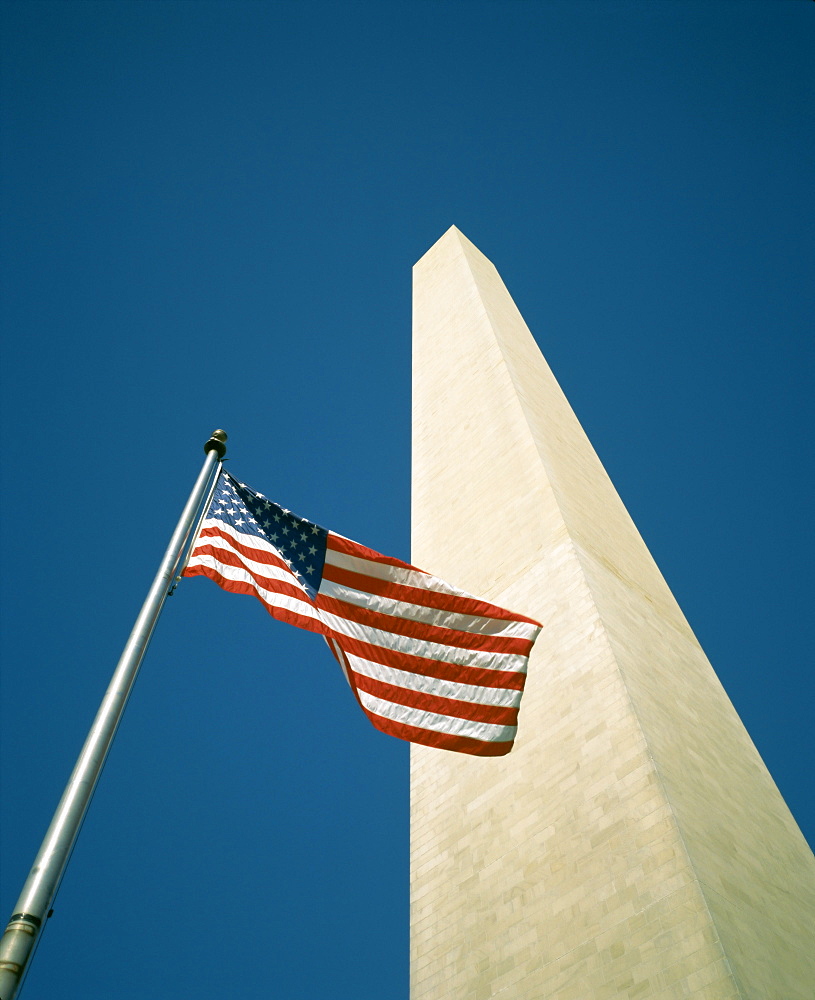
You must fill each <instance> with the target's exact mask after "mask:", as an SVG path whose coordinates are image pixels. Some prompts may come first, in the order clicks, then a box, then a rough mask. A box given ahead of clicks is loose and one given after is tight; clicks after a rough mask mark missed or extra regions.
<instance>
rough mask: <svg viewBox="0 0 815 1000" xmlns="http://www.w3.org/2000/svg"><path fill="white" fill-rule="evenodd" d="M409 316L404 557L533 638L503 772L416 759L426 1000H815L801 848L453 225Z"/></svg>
mask: <svg viewBox="0 0 815 1000" xmlns="http://www.w3.org/2000/svg"><path fill="white" fill-rule="evenodd" d="M413 322H414V348H413V351H414V354H413V393H414V401H413V498H412V505H413V507H412V530H413V547H412V561H413V562H414V563H415V564H417V565H420V566H423V567H426V568H427V570H428V571H430V572H432V573H434V574H436V575H438V576H440V577H442V578H443V579H447V580H449V581H450V582H451V583H453V584H455V585H457V586H460V587H462V588H463V589H465V590H468V591H470V592H472V593H475V594H478V595H479V596H481V597H483V598H485V599H486V600H489V601H493V602H494V603H497V604H500V605H502V606H505V607H511V608H514V609H516V610H517V611H518V612H520V613H522V614H527V615H530V616H531V617H533V618H537V619H538V620H539V621H541V622H543V623H544V630H543V632H542V634H541V636H540V638H539V639H538V641H537V643H536V645H535V647H534V649H533V653H532V659H531V660H530V672H529V679H528V682H527V689H526V693H525V695H524V701H523V704H522V707H521V715H520V728H519V736H518V740H517V742H516V746H515V749H514V750H513V752H512V753H511V754H509V756H508V757H505V758H495V759H488V760H481V759H477V758H465V757H463V756H461V755H457V754H453V753H446V752H444V751H438V750H429V749H426V748H422V747H412V748H411V996H412V1000H442V998H444V1000H481V998H484V1000H486V998H488V997H494V996H501V997H506V998H507V1000H510V998H511V1000H541V998H544V997H545V998H551V1000H601V998H605V997H609V998H611V997H615V998H616V997H632V998H633V997H637V998H645V997H647V998H657V997H658V998H660V1000H663V998H664V1000H667V998H673V997H709V998H719V997H721V998H725V997H734V998H735V997H740V998H748V997H749V998H753V997H755V998H757V1000H758V998H762V1000H767V998H777V1000H796V998H801V1000H805V998H806V1000H811V997H812V996H813V984H815V939H814V938H813V931H812V928H813V927H815V861H813V857H812V853H811V851H810V850H809V848H808V846H807V844H806V842H805V840H804V838H803V836H802V835H801V833H800V831H799V830H798V828H797V826H796V824H795V821H794V820H793V818H792V816H791V815H790V813H789V811H788V810H787V808H786V806H785V804H784V802H783V800H782V799H781V796H780V794H779V793H778V790H777V789H776V787H775V785H774V783H773V781H772V779H771V778H770V776H769V774H768V773H767V771H766V768H765V767H764V765H763V763H762V761H761V759H760V757H759V755H758V753H757V751H756V749H755V747H754V746H753V744H752V742H751V741H750V738H749V736H748V735H747V733H746V731H745V730H744V728H743V726H742V725H741V722H740V720H739V719H738V716H737V715H736V713H735V710H734V709H733V707H732V705H731V704H730V701H729V700H728V698H727V695H726V694H725V692H724V691H723V689H722V687H721V685H720V684H719V681H718V679H717V678H716V676H715V674H714V672H713V670H712V668H711V667H710V664H709V663H708V661H707V659H706V657H705V655H704V653H703V652H702V650H701V648H700V647H699V644H698V643H697V642H696V639H695V637H694V635H693V633H692V631H691V629H690V627H689V626H688V624H687V622H686V621H685V619H684V617H683V615H682V612H681V611H680V609H679V607H678V606H677V604H676V602H675V600H674V598H673V596H672V595H671V593H670V591H669V589H668V587H667V585H666V584H665V581H664V580H663V578H662V576H661V574H660V573H659V570H658V569H657V567H656V565H655V564H654V561H653V559H652V558H651V556H650V554H649V552H648V550H647V548H646V547H645V544H644V543H643V541H642V539H641V538H640V536H639V534H638V532H637V530H636V528H635V526H634V524H633V523H632V521H631V519H630V517H629V516H628V513H627V512H626V510H625V508H624V506H623V505H622V503H621V501H620V499H619V497H618V496H617V494H616V492H615V490H614V487H613V486H612V484H611V482H610V480H609V478H608V476H607V475H606V473H605V471H604V469H603V467H602V465H601V464H600V461H599V460H598V458H597V456H596V454H595V453H594V450H593V449H592V447H591V444H590V443H589V441H588V440H587V438H586V436H585V434H584V433H583V431H582V428H581V427H580V425H579V423H578V421H577V419H576V417H575V416H574V414H573V412H572V410H571V408H570V407H569V404H568V402H567V400H566V399H565V397H564V396H563V393H562V392H561V390H560V388H559V386H558V384H557V382H556V380H555V378H554V376H553V375H552V373H551V371H550V370H549V368H548V366H547V364H546V362H545V360H544V359H543V357H542V355H541V354H540V351H539V350H538V348H537V345H536V344H535V342H534V340H533V338H532V336H531V335H530V333H529V331H528V329H527V327H526V325H525V324H524V321H523V319H522V318H521V315H520V313H519V312H518V310H517V308H516V306H515V304H514V303H513V301H512V299H511V297H510V296H509V293H508V292H507V290H506V288H505V287H504V285H503V283H502V281H501V279H500V277H499V276H498V273H497V272H496V270H495V268H494V267H493V266H492V264H491V263H490V262H489V261H488V260H487V259H486V257H484V256H483V254H481V253H480V252H479V251H478V250H477V249H476V248H475V247H474V246H473V245H472V243H470V242H469V241H468V240H467V239H466V238H464V237H463V236H462V234H461V233H459V232H458V230H456V229H455V228H453V229H451V230H450V231H448V232H447V233H446V234H445V235H444V236H443V237H442V239H441V240H439V242H438V243H437V244H436V245H435V246H434V247H433V248H432V249H431V250H430V251H428V253H427V254H426V255H425V256H424V257H423V258H422V259H421V260H420V261H419V263H418V264H417V265H416V267H415V269H414V321H413Z"/></svg>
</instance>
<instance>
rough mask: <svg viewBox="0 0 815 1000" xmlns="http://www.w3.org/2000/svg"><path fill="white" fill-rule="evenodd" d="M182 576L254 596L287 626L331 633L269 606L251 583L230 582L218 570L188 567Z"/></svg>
mask: <svg viewBox="0 0 815 1000" xmlns="http://www.w3.org/2000/svg"><path fill="white" fill-rule="evenodd" d="M181 575H182V576H208V577H209V578H210V580H214V581H215V583H217V584H218V586H219V587H221V588H222V589H223V590H226V591H228V592H229V593H230V594H249V595H251V596H254V597H256V598H257V599H258V600H259V601H260V603H261V604H262V605H263V607H264V608H265V609H266V610H267V611H268V612H269V614H270V615H271V616H272V618H276V619H277V620H278V621H281V622H286V624H287V625H294V626H295V627H296V628H302V629H305V630H306V631H307V632H317V633H319V634H322V635H325V634H328V633H330V632H331V630H330V629H329V628H327V627H326V626H325V625H323V623H322V622H320V621H319V620H317V619H314V618H307V617H305V616H303V615H298V614H297V612H296V611H290V610H289V609H288V608H278V607H275V606H274V605H272V604H267V603H266V601H264V600H263V598H262V597H261V596H260V594H259V593H258V592H257V590H256V589H255V588H254V587H253V586H252V584H251V583H245V582H242V581H241V582H238V581H236V580H229V579H227V578H226V577H225V576H221V574H220V573H219V572H218V571H217V570H215V569H212V568H211V567H209V566H187V568H186V569H185V570H184V572H183V573H182V574H181ZM298 596H300V597H303V596H304V595H303V592H302V591H299V595H298Z"/></svg>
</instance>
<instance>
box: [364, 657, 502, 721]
mask: <svg viewBox="0 0 815 1000" xmlns="http://www.w3.org/2000/svg"><path fill="white" fill-rule="evenodd" d="M345 655H346V657H347V658H348V662H349V663H350V664H351V668H352V670H353V671H354V673H357V674H362V675H363V676H364V677H370V678H371V679H372V680H375V681H384V682H385V683H386V684H393V685H394V686H395V687H400V688H405V689H406V690H408V691H421V692H423V693H424V694H432V695H436V696H437V697H439V698H453V699H454V700H455V701H466V702H470V703H471V704H476V705H495V706H497V707H499V708H517V707H518V706H519V705H520V703H521V694H522V692H521V691H513V690H510V689H507V688H488V687H480V686H476V685H475V684H459V683H456V682H455V681H445V680H439V678H438V677H425V676H424V674H413V673H409V672H408V671H406V670H397V669H396V668H395V667H386V666H383V665H382V664H381V663H374V662H373V661H372V660H364V659H363V658H362V657H361V656H354V654H353V653H346V654H345Z"/></svg>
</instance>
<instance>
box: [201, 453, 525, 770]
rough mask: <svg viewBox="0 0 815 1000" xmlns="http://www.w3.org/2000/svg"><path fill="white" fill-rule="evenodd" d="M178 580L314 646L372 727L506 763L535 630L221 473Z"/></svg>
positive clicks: (227, 474) (393, 734)
mask: <svg viewBox="0 0 815 1000" xmlns="http://www.w3.org/2000/svg"><path fill="white" fill-rule="evenodd" d="M183 575H184V576H208V577H209V578H210V579H212V580H214V581H215V582H216V583H217V584H218V585H219V586H221V587H223V589H224V590H228V591H231V592H232V593H236V594H254V595H255V596H256V597H258V598H259V599H260V601H261V603H262V604H263V605H264V607H265V608H266V610H267V611H268V612H269V614H270V615H272V617H273V618H277V619H279V620H280V621H284V622H288V623H289V624H290V625H296V626H297V627H298V628H303V629H307V630H308V631H310V632H318V633H320V634H321V635H323V636H324V637H325V640H326V642H327V643H328V646H329V648H330V649H331V651H332V653H333V654H334V656H335V657H336V658H337V660H338V661H339V664H340V666H341V667H342V669H343V672H344V673H345V676H346V678H347V680H348V683H349V684H350V686H351V690H352V691H353V692H354V695H355V696H356V699H357V701H358V702H359V704H360V706H361V707H362V710H363V711H364V712H365V714H366V715H367V716H368V718H369V719H370V721H371V722H372V723H373V724H374V726H376V728H377V729H380V730H382V731H383V732H386V733H390V734H391V735H392V736H398V737H399V738H400V739H403V740H410V741H411V742H412V743H422V744H425V745H426V746H431V747H441V748H444V749H447V750H458V751H460V752H462V753H470V754H477V755H479V756H483V757H498V756H501V755H503V754H506V753H509V751H510V750H511V749H512V745H513V741H514V740H515V733H516V729H517V723H518V707H519V705H520V701H521V693H522V692H523V687H524V681H525V679H526V667H527V661H528V659H529V652H530V650H531V648H532V644H533V642H534V641H535V639H536V637H537V635H538V632H540V629H541V626H540V625H539V623H538V622H536V621H534V620H533V619H531V618H526V617H524V616H523V615H517V614H513V613H512V612H510V611H505V610H504V609H503V608H498V607H496V606H495V605H493V604H487V603H486V602H484V601H480V600H478V598H475V597H472V596H471V595H470V594H466V593H464V592H463V591H461V590H457V589H456V588H455V587H451V586H450V585H449V584H447V583H444V582H443V581H442V580H439V579H437V578H436V577H434V576H431V575H430V574H429V573H425V572H423V571H422V570H420V569H417V568H416V567H415V566H411V565H409V564H408V563H405V562H402V561H401V560H399V559H391V558H388V557H387V556H383V555H380V554H379V553H378V552H374V551H373V549H369V548H366V546H364V545H360V544H359V543H358V542H352V541H351V540H350V539H348V538H344V537H343V536H342V535H337V534H335V533H334V532H333V531H327V530H326V529H325V528H321V527H320V526H319V525H317V524H314V523H312V522H311V521H307V520H305V519H304V518H302V517H297V516H296V515H295V514H292V512H291V511H289V510H287V509H286V508H285V507H280V506H279V505H278V504H276V503H272V501H271V500H267V499H266V497H264V496H263V494H262V493H255V492H254V491H253V490H250V489H249V487H248V486H245V485H244V484H243V483H239V482H238V481H237V480H236V479H234V478H233V477H232V476H231V475H230V474H229V473H228V472H226V471H221V473H220V476H219V478H218V481H217V483H216V487H215V491H214V493H213V496H212V501H211V503H210V505H209V508H208V510H207V511H206V514H205V515H204V518H203V520H202V522H201V528H200V530H199V532H198V536H197V538H196V540H195V542H194V543H193V546H192V549H191V554H190V558H189V561H188V564H187V567H186V568H185V570H184V574H183Z"/></svg>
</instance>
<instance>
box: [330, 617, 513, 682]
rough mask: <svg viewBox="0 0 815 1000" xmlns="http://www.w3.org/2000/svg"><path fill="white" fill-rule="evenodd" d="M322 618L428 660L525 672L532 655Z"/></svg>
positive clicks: (385, 646)
mask: <svg viewBox="0 0 815 1000" xmlns="http://www.w3.org/2000/svg"><path fill="white" fill-rule="evenodd" d="M320 617H321V618H322V620H323V621H324V622H325V624H326V625H328V626H329V627H330V628H332V629H333V630H334V631H335V632H339V633H340V634H341V635H347V636H350V637H351V638H352V639H358V640H359V641H360V642H368V643H370V644H371V645H372V646H379V647H380V648H382V649H394V650H396V651H397V652H399V653H409V654H411V655H412V656H421V657H423V658H424V659H426V660H442V661H444V662H445V663H457V664H459V665H460V666H463V667H481V668H483V669H484V670H511V671H514V672H515V673H525V671H526V664H527V659H528V657H526V656H521V655H520V653H490V652H486V653H485V652H480V651H479V650H477V649H460V648H459V647H457V646H445V645H443V644H442V643H440V642H428V641H426V640H424V639H412V638H411V637H410V636H407V635H396V634H395V633H393V632H385V631H383V630H382V629H378V628H371V627H370V626H369V625H359V624H357V622H352V621H348V620H347V619H346V618H340V617H338V616H337V615H332V614H329V612H327V611H321V612H320Z"/></svg>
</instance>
